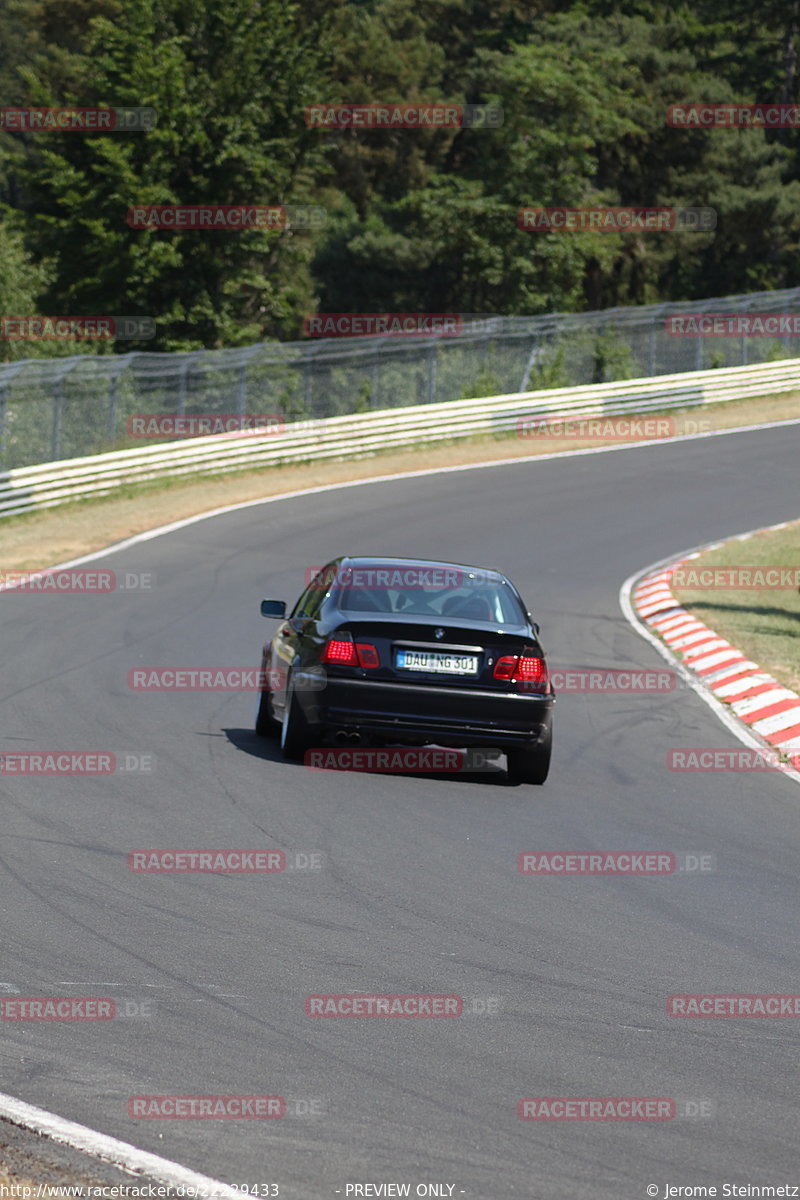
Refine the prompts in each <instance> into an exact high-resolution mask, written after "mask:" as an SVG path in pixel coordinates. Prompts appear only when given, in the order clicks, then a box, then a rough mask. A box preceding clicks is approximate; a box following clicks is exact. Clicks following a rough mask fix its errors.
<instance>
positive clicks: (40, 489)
mask: <svg viewBox="0 0 800 1200" xmlns="http://www.w3.org/2000/svg"><path fill="white" fill-rule="evenodd" d="M789 391H800V359H788V360H783V361H781V362H774V363H765V364H762V365H760V366H757V367H730V368H727V369H722V370H718V371H696V372H692V373H689V374H683V375H667V376H661V377H659V378H656V379H637V380H629V381H627V382H625V383H605V384H595V385H594V386H592V387H579V388H556V389H553V390H550V391H542V392H523V393H517V394H515V395H510V396H494V397H491V398H489V399H487V398H482V399H477V400H458V401H450V402H448V403H445V404H421V405H417V406H416V407H414V408H402V409H394V410H388V411H385V412H373V413H358V414H354V415H350V416H343V417H329V418H324V419H322V420H316V421H299V422H297V423H295V424H293V425H290V426H287V432H286V433H284V434H281V435H278V436H275V435H271V434H268V435H266V436H265V435H263V434H261V433H257V434H251V433H244V434H240V433H236V434H223V435H218V436H214V437H196V438H195V437H193V438H191V439H190V440H188V441H183V442H181V443H176V442H168V443H164V442H162V443H160V444H158V445H156V446H147V447H145V448H142V449H133V450H118V451H115V452H113V453H111V454H97V455H92V456H91V457H88V458H73V459H66V460H61V461H59V462H54V463H46V464H43V465H39V466H34V467H19V468H17V469H16V470H13V471H6V472H4V473H2V474H0V516H10V515H16V514H19V513H26V512H32V511H34V510H36V509H43V508H52V507H55V506H56V505H59V504H65V503H67V502H69V501H70V500H77V499H83V498H85V497H90V496H103V495H108V494H109V493H111V492H113V491H114V489H115V488H118V487H122V486H123V485H125V484H130V483H143V482H147V481H149V480H153V479H167V478H177V477H180V476H182V475H198V474H204V473H214V474H220V473H225V472H229V471H242V470H252V469H253V468H254V467H269V466H283V465H285V464H288V463H300V462H320V461H322V460H324V459H343V458H363V457H365V456H367V455H370V454H375V453H376V452H378V451H382V450H387V449H391V448H397V449H400V448H403V447H408V446H412V445H420V444H429V443H432V442H438V441H445V440H452V439H458V438H466V437H474V436H476V435H481V434H483V435H487V434H488V435H492V434H501V435H502V434H507V433H508V432H510V431H513V430H515V429H518V428H519V422H520V420H521V418H526V417H535V418H536V419H537V420H538V421H545V420H546V421H550V422H552V421H557V420H559V419H564V418H566V417H570V418H578V417H580V418H590V417H597V416H605V415H607V414H615V413H629V414H634V413H647V412H650V411H664V410H667V409H671V408H695V407H699V406H702V405H706V404H714V403H719V402H722V401H725V400H735V399H744V398H746V397H748V396H766V395H774V394H777V393H780V392H789Z"/></svg>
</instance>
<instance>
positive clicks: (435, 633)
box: [433, 629, 444, 641]
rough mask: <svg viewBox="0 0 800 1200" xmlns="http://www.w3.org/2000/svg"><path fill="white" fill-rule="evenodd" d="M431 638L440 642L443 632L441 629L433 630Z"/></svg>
mask: <svg viewBox="0 0 800 1200" xmlns="http://www.w3.org/2000/svg"><path fill="white" fill-rule="evenodd" d="M433 636H434V637H435V638H438V639H439V641H441V640H442V638H443V637H444V630H443V629H434V631H433Z"/></svg>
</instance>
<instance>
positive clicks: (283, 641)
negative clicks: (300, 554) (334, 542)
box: [269, 567, 329, 714]
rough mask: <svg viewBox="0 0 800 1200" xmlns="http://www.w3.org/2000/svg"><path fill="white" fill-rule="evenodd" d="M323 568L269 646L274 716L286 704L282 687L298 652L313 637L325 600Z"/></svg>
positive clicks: (324, 574) (299, 652) (324, 570)
mask: <svg viewBox="0 0 800 1200" xmlns="http://www.w3.org/2000/svg"><path fill="white" fill-rule="evenodd" d="M328 569H329V568H327V567H323V568H322V570H321V571H320V572H318V574H317V575H315V576H314V578H313V579H312V580H311V583H310V584H309V585H308V587H307V588H306V590H305V591H304V592H303V594H302V596H301V597H300V599H299V600H298V601H297V603H296V604H295V606H294V608H293V610H292V613H291V615H290V616H289V617H288V618H287V619H286V620H285V621H283V622H282V623H281V625H280V628H279V629H278V631H277V633H276V634H275V635H274V637H273V639H272V642H271V645H270V662H269V671H270V675H269V687H270V691H271V692H272V706H273V710H275V711H276V712H277V713H278V714H280V713H281V712H282V711H283V708H284V705H285V702H286V685H287V681H288V678H289V672H290V671H291V669H292V666H293V664H294V662H295V660H296V659H297V658H298V656H300V657H302V654H301V649H302V642H303V639H304V638H307V637H308V636H309V635H313V629H314V628H315V626H316V619H317V616H318V614H319V610H320V608H321V607H322V601H323V600H324V599H325V594H326V591H327V584H326V583H325V579H326V572H327V571H328Z"/></svg>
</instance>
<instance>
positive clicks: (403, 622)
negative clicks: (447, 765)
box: [303, 612, 553, 747]
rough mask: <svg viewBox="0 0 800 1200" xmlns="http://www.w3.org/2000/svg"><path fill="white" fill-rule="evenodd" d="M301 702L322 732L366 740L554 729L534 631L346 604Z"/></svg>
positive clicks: (504, 735)
mask: <svg viewBox="0 0 800 1200" xmlns="http://www.w3.org/2000/svg"><path fill="white" fill-rule="evenodd" d="M341 618H342V619H341V623H339V624H338V626H337V628H336V630H335V631H334V632H333V633H332V634H331V635H330V637H329V639H328V641H327V644H326V646H325V649H324V651H323V655H322V664H323V666H324V668H325V672H326V684H325V688H324V689H322V690H320V691H316V692H314V691H308V692H307V693H305V695H304V703H303V707H304V709H305V712H306V716H307V718H308V721H309V724H310V725H311V726H312V727H317V728H318V729H319V730H320V732H332V733H334V734H335V733H337V732H342V733H345V734H347V735H354V734H358V735H360V737H361V738H362V739H364V740H365V741H367V740H383V741H387V742H388V741H391V742H392V743H395V742H397V743H406V744H411V745H422V744H423V743H425V742H435V743H436V744H437V745H442V746H486V745H492V746H500V747H506V746H515V745H519V744H520V743H530V742H531V741H539V740H541V738H542V735H543V734H544V733H546V731H547V730H548V729H549V725H550V719H551V706H552V703H553V697H552V693H551V691H550V687H549V682H548V680H547V671H546V666H545V664H544V655H543V652H542V649H541V646H540V645H539V644H538V642H537V641H536V640H535V639H534V638H533V636H532V633H531V631H526V630H525V629H524V628H522V627H517V628H512V629H503V630H502V631H501V630H498V629H496V628H493V627H492V626H490V625H488V623H487V624H486V626H485V627H479V626H478V625H477V624H473V625H464V624H455V623H453V624H442V625H436V624H433V623H428V624H424V623H421V622H420V621H419V618H416V617H411V616H407V617H404V616H400V615H393V616H380V617H379V616H376V615H371V614H368V613H363V614H361V613H355V612H342V613H341Z"/></svg>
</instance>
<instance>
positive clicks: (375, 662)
mask: <svg viewBox="0 0 800 1200" xmlns="http://www.w3.org/2000/svg"><path fill="white" fill-rule="evenodd" d="M356 654H357V655H358V665H359V666H360V667H367V668H368V669H370V670H374V668H375V667H379V666H380V665H381V660H380V659H379V658H378V651H377V650H376V649H375V647H374V646H370V644H369V642H356Z"/></svg>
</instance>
